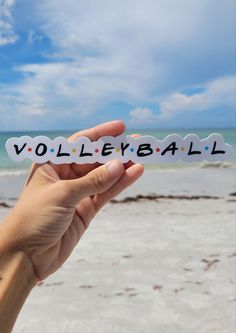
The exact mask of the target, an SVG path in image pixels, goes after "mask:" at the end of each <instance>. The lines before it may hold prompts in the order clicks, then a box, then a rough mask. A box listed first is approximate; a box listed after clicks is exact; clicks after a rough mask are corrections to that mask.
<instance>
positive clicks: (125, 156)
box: [6, 133, 232, 164]
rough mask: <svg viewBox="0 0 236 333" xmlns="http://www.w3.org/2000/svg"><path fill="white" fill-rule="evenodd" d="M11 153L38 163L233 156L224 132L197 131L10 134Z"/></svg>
mask: <svg viewBox="0 0 236 333" xmlns="http://www.w3.org/2000/svg"><path fill="white" fill-rule="evenodd" d="M6 149H7V153H8V155H9V157H10V158H11V159H12V160H14V161H16V162H21V161H23V160H25V159H29V160H31V161H33V162H36V163H45V162H48V161H50V162H52V163H55V164H64V163H77V164H84V163H95V162H99V163H106V162H108V161H111V160H114V159H117V160H120V161H121V162H123V163H126V162H128V161H133V162H135V163H142V164H144V163H162V162H164V163H170V162H176V161H178V160H183V161H184V162H197V161H203V160H206V161H209V162H214V161H225V160H227V159H229V158H230V157H231V156H232V147H231V146H230V145H229V144H227V143H224V138H223V137H222V135H220V134H217V133H213V134H211V135H209V136H208V137H207V138H205V139H202V140H200V139H199V137H198V136H197V135H195V134H188V135H187V136H185V137H184V138H182V137H181V136H180V135H178V134H171V135H168V136H167V137H166V138H165V139H163V140H158V139H156V138H155V137H153V136H141V137H138V138H132V137H131V136H125V135H124V134H122V135H120V136H117V137H112V136H104V137H101V138H100V139H99V140H98V141H94V142H91V141H90V139H89V138H87V137H80V138H78V139H77V140H76V141H72V142H71V141H68V140H67V139H66V138H64V137H57V138H55V139H54V140H51V139H49V138H48V137H46V136H37V137H35V138H31V137H30V136H22V137H20V138H15V137H14V138H10V139H9V140H7V142H6Z"/></svg>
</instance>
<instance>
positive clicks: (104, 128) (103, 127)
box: [68, 120, 125, 141]
mask: <svg viewBox="0 0 236 333" xmlns="http://www.w3.org/2000/svg"><path fill="white" fill-rule="evenodd" d="M124 131H125V124H124V122H123V121H120V120H114V121H109V122H106V123H103V124H100V125H98V126H95V127H93V128H89V129H86V130H82V131H79V132H76V133H74V134H73V135H71V136H70V137H69V138H68V140H69V141H75V140H76V139H78V138H80V137H81V136H86V137H88V138H89V139H90V140H91V141H97V140H98V139H99V138H100V137H102V136H109V135H110V136H117V135H119V134H122V133H123V132H124Z"/></svg>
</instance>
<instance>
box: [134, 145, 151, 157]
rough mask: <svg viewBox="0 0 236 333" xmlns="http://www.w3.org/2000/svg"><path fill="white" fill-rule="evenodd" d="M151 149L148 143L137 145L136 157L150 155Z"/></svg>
mask: <svg viewBox="0 0 236 333" xmlns="http://www.w3.org/2000/svg"><path fill="white" fill-rule="evenodd" d="M152 153H153V149H152V148H151V145H150V143H143V144H141V145H139V147H138V150H137V156H139V157H145V156H149V155H152Z"/></svg>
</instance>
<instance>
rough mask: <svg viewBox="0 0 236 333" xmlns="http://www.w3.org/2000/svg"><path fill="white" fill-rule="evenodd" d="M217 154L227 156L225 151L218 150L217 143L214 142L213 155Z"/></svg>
mask: <svg viewBox="0 0 236 333" xmlns="http://www.w3.org/2000/svg"><path fill="white" fill-rule="evenodd" d="M216 154H225V151H224V150H219V149H218V150H216V141H214V144H213V148H212V152H211V155H216Z"/></svg>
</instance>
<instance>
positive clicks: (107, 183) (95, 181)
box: [67, 160, 125, 204]
mask: <svg viewBox="0 0 236 333" xmlns="http://www.w3.org/2000/svg"><path fill="white" fill-rule="evenodd" d="M124 171H125V170H124V166H123V164H122V163H121V162H120V161H116V160H115V161H111V162H108V163H107V164H105V165H102V166H100V167H98V168H96V169H94V170H92V171H91V172H89V173H88V174H87V175H86V176H84V177H81V178H78V179H73V180H69V181H67V182H68V190H69V191H70V193H71V196H72V197H71V200H72V201H73V202H74V203H75V204H77V203H78V201H80V200H82V199H84V198H86V197H88V196H91V195H94V194H98V193H103V192H105V191H106V190H108V189H109V188H110V187H111V186H112V185H114V184H115V183H116V182H117V181H118V180H119V179H120V178H121V176H122V175H123V174H124Z"/></svg>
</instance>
